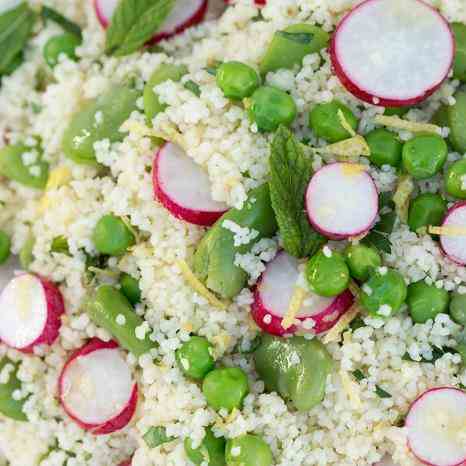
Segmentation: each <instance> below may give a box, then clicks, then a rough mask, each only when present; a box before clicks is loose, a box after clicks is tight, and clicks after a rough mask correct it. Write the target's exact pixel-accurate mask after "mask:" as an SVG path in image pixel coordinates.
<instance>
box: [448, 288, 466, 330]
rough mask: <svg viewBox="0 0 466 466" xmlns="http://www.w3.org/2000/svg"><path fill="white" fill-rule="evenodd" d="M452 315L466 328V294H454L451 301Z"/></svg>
mask: <svg viewBox="0 0 466 466" xmlns="http://www.w3.org/2000/svg"><path fill="white" fill-rule="evenodd" d="M450 315H451V318H452V319H453V320H454V321H455V322H456V323H457V324H459V325H463V326H466V294H460V293H453V295H452V297H451V301H450Z"/></svg>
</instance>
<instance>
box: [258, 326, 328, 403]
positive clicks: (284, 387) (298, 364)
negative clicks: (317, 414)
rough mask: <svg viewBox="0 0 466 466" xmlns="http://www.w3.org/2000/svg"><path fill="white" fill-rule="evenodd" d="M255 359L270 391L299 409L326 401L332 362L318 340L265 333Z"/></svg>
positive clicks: (259, 372)
mask: <svg viewBox="0 0 466 466" xmlns="http://www.w3.org/2000/svg"><path fill="white" fill-rule="evenodd" d="M254 359H255V362H256V371H257V373H258V374H259V376H260V377H261V379H262V380H263V381H264V383H265V386H266V388H267V390H269V391H276V392H277V393H279V394H280V395H281V396H282V397H283V398H284V399H285V400H287V401H290V402H291V403H292V404H293V406H294V407H295V408H296V409H297V410H298V411H308V410H309V409H311V408H313V407H314V406H316V405H318V404H319V403H320V402H321V401H322V400H323V398H324V394H325V385H326V381H327V376H328V375H329V373H330V371H331V370H332V367H333V361H332V358H331V356H330V354H329V353H328V352H327V350H326V349H325V346H324V345H323V344H322V343H321V342H320V341H319V340H318V339H315V338H314V339H313V340H306V339H305V338H304V337H296V336H295V337H291V338H281V337H275V336H272V335H267V334H264V335H263V337H262V341H261V345H260V346H259V348H258V349H257V350H256V352H255V353H254Z"/></svg>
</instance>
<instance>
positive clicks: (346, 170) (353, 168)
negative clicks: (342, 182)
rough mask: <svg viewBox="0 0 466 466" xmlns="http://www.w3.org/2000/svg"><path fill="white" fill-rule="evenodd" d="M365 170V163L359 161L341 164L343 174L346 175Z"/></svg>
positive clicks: (358, 173) (357, 173)
mask: <svg viewBox="0 0 466 466" xmlns="http://www.w3.org/2000/svg"><path fill="white" fill-rule="evenodd" d="M366 170H367V165H362V164H360V163H345V164H344V165H343V166H342V171H343V174H344V175H346V176H354V175H360V174H361V173H363V172H365V171H366Z"/></svg>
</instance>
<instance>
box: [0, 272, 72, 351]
mask: <svg viewBox="0 0 466 466" xmlns="http://www.w3.org/2000/svg"><path fill="white" fill-rule="evenodd" d="M0 309H2V313H1V316H0V340H1V341H3V342H4V343H5V344H7V345H8V346H10V347H12V348H16V349H18V350H20V351H23V352H25V353H29V352H31V351H32V350H33V348H34V346H37V345H42V344H46V345H51V344H52V343H53V342H54V341H55V340H56V338H57V337H58V332H59V329H60V326H61V316H62V314H63V313H64V312H65V307H64V303H63V297H62V295H61V293H60V291H59V290H58V288H57V287H56V286H55V285H54V284H53V283H51V282H49V281H47V280H45V279H43V278H41V277H38V276H36V275H32V274H27V273H23V274H20V275H18V276H17V277H15V278H13V279H12V280H11V281H10V282H9V283H8V285H7V286H5V288H4V289H3V291H2V293H1V295H0Z"/></svg>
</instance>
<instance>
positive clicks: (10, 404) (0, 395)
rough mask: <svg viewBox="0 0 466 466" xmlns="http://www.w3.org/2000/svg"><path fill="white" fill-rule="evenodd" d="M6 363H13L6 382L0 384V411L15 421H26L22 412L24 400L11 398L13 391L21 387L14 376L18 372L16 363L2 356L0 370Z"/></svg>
mask: <svg viewBox="0 0 466 466" xmlns="http://www.w3.org/2000/svg"><path fill="white" fill-rule="evenodd" d="M7 364H11V365H13V366H14V370H13V371H12V372H10V377H9V379H8V382H7V383H5V384H0V413H2V414H3V415H4V416H6V417H9V418H11V419H14V420H16V421H22V422H24V421H27V417H26V415H25V414H24V412H23V405H24V402H25V400H24V399H23V400H15V399H14V398H13V392H14V391H16V390H20V389H21V382H20V381H19V380H18V377H17V376H16V374H17V372H18V364H17V363H14V362H12V361H10V360H9V359H8V358H6V357H4V358H3V359H2V360H1V361H0V372H1V371H2V370H3V368H4V367H5V366H6V365H7Z"/></svg>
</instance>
